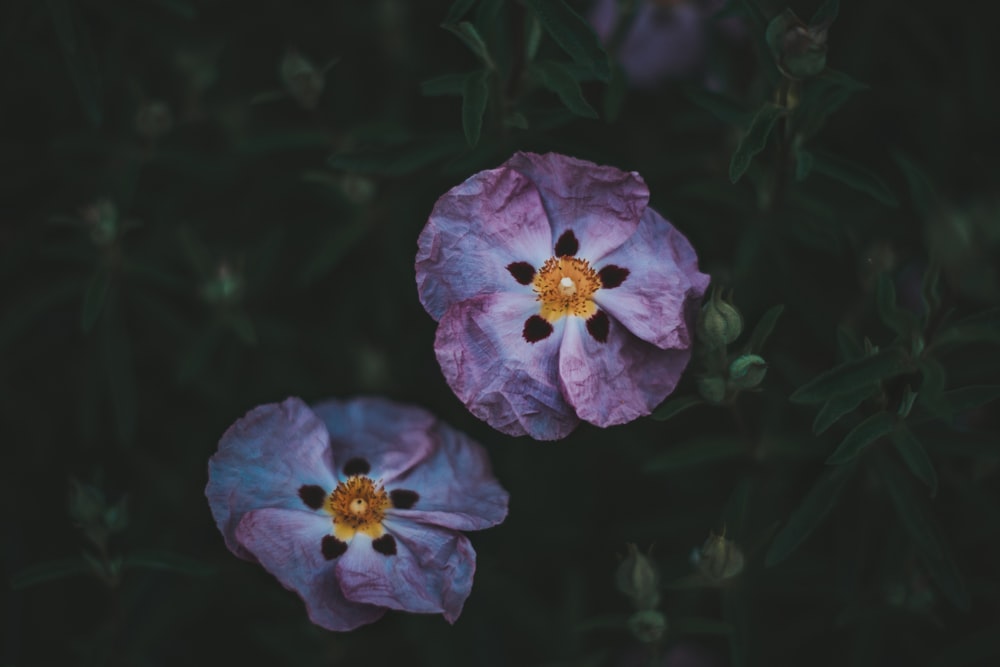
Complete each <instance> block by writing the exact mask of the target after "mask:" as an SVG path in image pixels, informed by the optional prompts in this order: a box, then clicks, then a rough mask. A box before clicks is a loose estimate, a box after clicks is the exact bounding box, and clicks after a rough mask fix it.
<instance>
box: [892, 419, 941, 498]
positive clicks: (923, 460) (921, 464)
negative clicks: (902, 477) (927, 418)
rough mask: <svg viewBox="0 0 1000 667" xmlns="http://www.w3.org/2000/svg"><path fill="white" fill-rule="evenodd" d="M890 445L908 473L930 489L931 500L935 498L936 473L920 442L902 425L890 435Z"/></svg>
mask: <svg viewBox="0 0 1000 667" xmlns="http://www.w3.org/2000/svg"><path fill="white" fill-rule="evenodd" d="M892 443H893V444H894V445H895V446H896V451H897V452H899V455H900V457H902V459H903V463H905V464H906V467H907V468H909V469H910V472H912V473H913V475H914V476H915V477H916V478H917V479H919V480H920V481H921V482H923V483H924V484H926V485H927V486H928V487H929V488H930V490H931V497H932V498H933V497H934V496H936V495H937V485H938V479H937V472H935V470H934V464H933V463H931V460H930V457H928V456H927V452H926V451H924V447H923V445H921V444H920V441H919V440H917V438H916V437H915V436H914V435H913V433H912V432H911V431H910V429H908V428H906V426H905V425H904V426H903V427H901V428H899V429H897V430H896V432H895V433H893V434H892Z"/></svg>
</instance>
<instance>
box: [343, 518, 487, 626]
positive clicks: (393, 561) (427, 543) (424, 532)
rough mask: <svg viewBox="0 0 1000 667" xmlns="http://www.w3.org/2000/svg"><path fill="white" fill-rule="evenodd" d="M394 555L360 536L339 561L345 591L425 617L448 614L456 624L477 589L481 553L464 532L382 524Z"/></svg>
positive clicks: (395, 521)
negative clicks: (474, 580) (474, 584)
mask: <svg viewBox="0 0 1000 667" xmlns="http://www.w3.org/2000/svg"><path fill="white" fill-rule="evenodd" d="M383 525H384V526H385V528H386V530H387V533H386V535H384V536H383V537H382V538H379V539H385V538H386V537H387V536H391V537H392V542H391V544H392V545H393V548H394V550H395V553H393V554H391V555H386V554H383V553H380V552H378V551H376V550H375V548H374V547H373V544H372V540H371V538H370V537H368V536H366V535H363V534H360V533H359V534H358V535H357V536H356V537H355V538H354V540H353V541H352V542H351V547H350V548H349V549H348V550H347V553H345V554H344V555H343V556H341V557H340V559H339V560H338V563H337V576H338V579H339V581H340V586H341V589H342V590H343V592H344V595H345V596H346V597H347V598H348V599H349V600H354V601H356V602H363V603H367V604H374V605H378V606H380V607H389V608H390V609H401V610H403V611H410V612H416V613H423V614H437V613H441V614H444V617H445V620H447V621H448V622H449V623H454V622H455V620H456V619H457V618H458V616H459V614H461V613H462V606H463V605H464V604H465V600H466V598H468V597H469V593H470V592H471V591H472V576H473V574H474V573H475V571H476V552H475V550H474V549H473V548H472V544H471V543H470V542H469V540H468V538H466V537H465V536H464V535H462V534H461V533H456V532H454V531H451V530H447V529H444V528H438V527H435V526H426V525H418V524H413V523H410V522H409V521H405V520H400V519H389V518H386V520H385V521H384V522H383Z"/></svg>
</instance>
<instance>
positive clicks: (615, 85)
mask: <svg viewBox="0 0 1000 667" xmlns="http://www.w3.org/2000/svg"><path fill="white" fill-rule="evenodd" d="M627 83H628V82H627V81H626V80H625V70H623V69H622V68H621V65H618V64H616V65H615V66H614V67H613V68H612V70H611V80H610V81H608V85H607V87H606V88H605V89H604V118H605V120H607V121H608V122H609V123H613V122H615V121H616V120H618V116H619V115H620V114H621V111H622V107H623V106H624V105H625V96H626V94H627V93H628V85H627Z"/></svg>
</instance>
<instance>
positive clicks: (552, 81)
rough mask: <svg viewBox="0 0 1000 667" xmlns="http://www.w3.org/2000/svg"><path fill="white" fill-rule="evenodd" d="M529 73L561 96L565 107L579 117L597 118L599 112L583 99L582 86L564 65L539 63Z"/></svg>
mask: <svg viewBox="0 0 1000 667" xmlns="http://www.w3.org/2000/svg"><path fill="white" fill-rule="evenodd" d="M528 71H529V72H530V73H531V74H532V75H533V76H534V77H535V78H537V79H538V81H539V83H541V84H542V85H543V86H545V88H547V89H548V90H550V91H552V92H553V93H555V94H556V95H558V96H559V99H560V101H562V103H563V105H564V106H565V107H566V108H567V109H569V110H570V111H572V112H573V113H574V114H576V115H577V116H583V117H584V118H597V112H596V111H594V107H592V106H590V104H589V103H588V102H587V100H586V99H584V97H583V92H582V91H581V90H580V84H579V83H577V82H576V79H574V78H573V75H572V74H570V73H569V70H567V69H566V68H565V67H564V66H563V65H562V64H560V63H557V62H552V61H539V62H536V63H533V64H532V65H531V66H529V68H528Z"/></svg>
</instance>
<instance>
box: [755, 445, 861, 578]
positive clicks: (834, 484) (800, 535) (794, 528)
mask: <svg viewBox="0 0 1000 667" xmlns="http://www.w3.org/2000/svg"><path fill="white" fill-rule="evenodd" d="M856 467H857V466H856V465H855V464H853V463H851V464H848V465H844V466H837V467H836V468H831V469H829V470H827V471H826V472H824V473H823V475H822V476H820V478H819V481H818V482H816V485H815V486H814V487H813V488H812V489H811V490H810V491H809V493H807V494H806V496H805V498H803V499H802V503H801V504H800V505H799V507H798V509H796V510H795V512H793V513H792V516H791V517H790V518H789V519H788V523H786V524H785V525H784V526H783V527H782V528H781V530H780V531H779V532H778V534H777V535H776V536H775V538H774V541H773V542H772V543H771V547H770V548H769V549H768V550H767V556H766V557H765V558H764V565H765V566H767V567H773V566H774V565H777V564H778V563H780V562H781V561H783V560H785V559H786V558H788V556H789V555H791V553H792V552H793V551H795V549H796V548H798V546H799V545H800V544H802V542H804V541H805V539H806V538H807V537H809V535H810V534H812V532H813V531H814V530H816V528H818V527H819V525H820V524H821V523H822V522H823V520H824V519H825V518H826V517H827V515H828V514H830V512H831V511H832V510H833V508H834V507H836V505H837V501H838V500H839V499H840V494H841V493H843V492H844V489H845V488H846V486H847V482H848V481H849V480H850V479H851V475H852V474H853V473H854V470H855V469H856Z"/></svg>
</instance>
